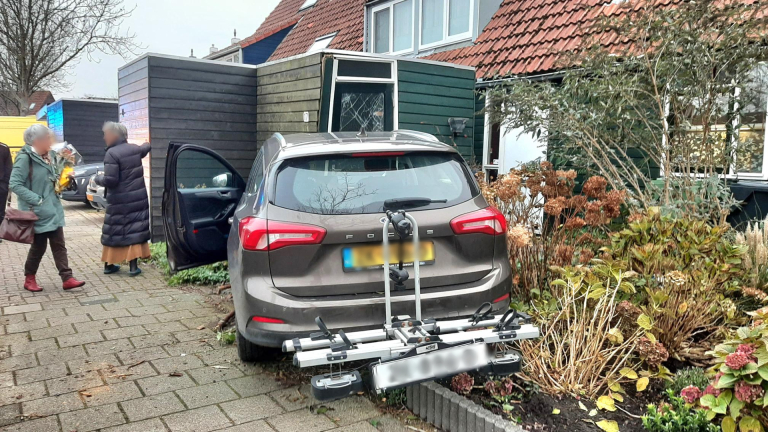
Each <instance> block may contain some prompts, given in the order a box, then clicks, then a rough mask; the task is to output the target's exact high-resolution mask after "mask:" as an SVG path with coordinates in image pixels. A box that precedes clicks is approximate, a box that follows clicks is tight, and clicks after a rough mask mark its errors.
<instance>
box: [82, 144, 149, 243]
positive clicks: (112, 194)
mask: <svg viewBox="0 0 768 432" xmlns="http://www.w3.org/2000/svg"><path fill="white" fill-rule="evenodd" d="M149 149H150V146H149V143H144V144H143V145H141V146H137V145H133V144H128V143H127V142H125V141H123V142H120V143H117V144H114V145H112V146H110V147H109V148H108V149H107V153H106V155H104V174H103V175H98V176H96V178H95V179H94V181H95V182H96V184H98V185H101V186H104V188H105V189H106V192H105V193H106V196H107V211H106V216H105V217H104V226H103V227H102V229H101V244H102V245H104V246H113V247H119V246H130V245H134V244H140V243H144V242H147V241H149V237H150V236H149V198H147V188H146V187H145V186H144V169H143V167H142V165H141V159H142V158H144V156H146V155H147V153H149Z"/></svg>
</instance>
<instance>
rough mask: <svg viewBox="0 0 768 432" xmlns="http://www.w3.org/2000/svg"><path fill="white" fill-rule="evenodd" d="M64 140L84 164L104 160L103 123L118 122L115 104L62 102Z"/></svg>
mask: <svg viewBox="0 0 768 432" xmlns="http://www.w3.org/2000/svg"><path fill="white" fill-rule="evenodd" d="M61 103H62V104H63V111H64V140H65V141H67V142H68V143H70V144H72V145H74V146H75V148H76V149H77V151H78V152H80V155H82V156H83V160H84V161H85V163H98V162H102V161H103V160H104V152H105V145H104V134H103V133H102V132H101V128H102V126H104V122H107V121H112V122H116V121H118V109H117V102H101V101H89V100H63V101H61Z"/></svg>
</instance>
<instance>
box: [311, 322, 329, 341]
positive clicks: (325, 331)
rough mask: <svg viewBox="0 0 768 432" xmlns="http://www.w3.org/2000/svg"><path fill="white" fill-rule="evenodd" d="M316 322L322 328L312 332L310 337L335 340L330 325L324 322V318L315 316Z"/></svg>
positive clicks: (314, 339) (312, 338)
mask: <svg viewBox="0 0 768 432" xmlns="http://www.w3.org/2000/svg"><path fill="white" fill-rule="evenodd" d="M315 324H316V325H317V327H318V328H319V329H320V332H317V333H310V335H309V338H310V339H311V340H313V341H316V340H320V339H328V340H329V341H331V342H333V334H331V332H330V330H328V327H327V326H326V325H325V323H324V322H323V319H322V318H320V317H317V318H315Z"/></svg>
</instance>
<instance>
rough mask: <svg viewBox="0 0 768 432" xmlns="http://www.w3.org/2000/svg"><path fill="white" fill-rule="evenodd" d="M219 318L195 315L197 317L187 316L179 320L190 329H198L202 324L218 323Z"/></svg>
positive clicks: (206, 325)
mask: <svg viewBox="0 0 768 432" xmlns="http://www.w3.org/2000/svg"><path fill="white" fill-rule="evenodd" d="M217 321H218V320H217V319H216V318H214V317H211V316H204V317H195V318H185V319H183V320H180V321H179V322H180V323H182V324H183V325H185V326H187V328H189V329H196V328H198V327H200V326H205V327H208V326H209V325H210V324H213V325H216V322H217Z"/></svg>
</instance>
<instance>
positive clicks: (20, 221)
mask: <svg viewBox="0 0 768 432" xmlns="http://www.w3.org/2000/svg"><path fill="white" fill-rule="evenodd" d="M29 187H30V188H31V187H32V159H31V158H30V159H29ZM38 219H39V218H38V217H37V215H36V214H35V212H32V211H23V210H18V209H15V208H8V209H6V210H5V218H3V220H2V222H0V238H1V239H3V240H8V241H12V242H16V243H24V244H32V242H34V241H35V222H36V221H37V220H38Z"/></svg>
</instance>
